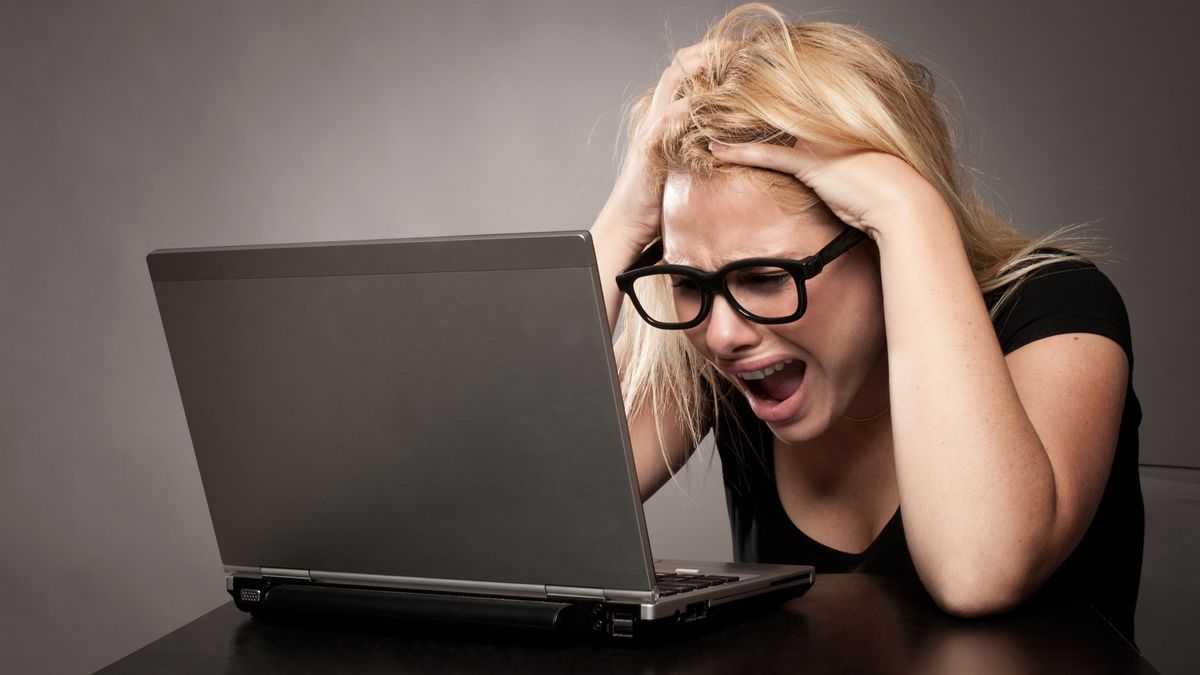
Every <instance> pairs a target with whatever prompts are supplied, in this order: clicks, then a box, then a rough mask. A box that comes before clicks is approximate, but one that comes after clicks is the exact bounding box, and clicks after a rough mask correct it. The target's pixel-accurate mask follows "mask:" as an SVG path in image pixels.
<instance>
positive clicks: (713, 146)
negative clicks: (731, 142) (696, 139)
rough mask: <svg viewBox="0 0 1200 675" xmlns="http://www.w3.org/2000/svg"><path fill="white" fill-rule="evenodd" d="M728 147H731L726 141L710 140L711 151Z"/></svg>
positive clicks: (709, 148) (709, 149)
mask: <svg viewBox="0 0 1200 675" xmlns="http://www.w3.org/2000/svg"><path fill="white" fill-rule="evenodd" d="M728 148H729V146H728V145H725V144H724V143H721V142H720V141H709V142H708V151H709V152H717V151H718V150H726V149H728Z"/></svg>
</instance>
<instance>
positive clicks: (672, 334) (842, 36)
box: [618, 3, 1085, 447]
mask: <svg viewBox="0 0 1200 675" xmlns="http://www.w3.org/2000/svg"><path fill="white" fill-rule="evenodd" d="M702 44H703V47H702V49H703V55H704V58H703V63H702V65H701V66H700V67H699V68H698V69H697V70H696V71H695V72H693V73H692V74H690V75H689V76H688V77H685V78H684V80H683V81H682V82H681V83H680V85H679V87H678V88H677V90H676V91H675V93H674V99H676V100H677V99H680V98H683V97H687V98H688V99H689V104H688V109H689V110H688V115H687V116H686V117H682V116H681V118H680V119H678V120H677V121H675V122H674V123H672V124H671V125H668V126H667V128H665V129H664V130H663V131H662V133H661V135H660V137H659V138H658V139H657V142H655V143H652V144H651V146H650V148H649V149H648V151H647V152H648V156H647V157H645V158H644V160H645V162H646V165H647V166H648V169H649V173H650V180H653V181H656V184H657V185H660V186H661V185H662V184H663V183H664V182H665V181H666V179H667V177H668V176H670V175H673V174H685V175H690V176H696V177H700V178H711V177H714V176H717V175H721V174H744V175H746V176H748V177H749V178H751V179H752V180H755V181H757V182H759V183H761V184H764V185H765V187H766V188H767V190H768V194H770V195H771V196H772V197H773V198H777V199H779V200H782V201H783V202H785V205H786V206H788V207H791V208H793V209H795V210H796V211H803V210H806V209H808V208H812V207H817V208H822V209H824V208H825V207H824V205H823V204H822V203H821V202H820V200H819V198H818V197H817V196H816V195H815V194H814V193H813V192H812V191H811V190H810V189H808V188H807V187H806V186H804V185H803V184H801V183H800V182H799V181H797V180H795V179H794V178H792V177H790V176H784V175H782V174H779V173H775V172H772V171H766V170H762V169H752V168H748V167H742V166H735V165H730V164H722V163H720V162H718V161H717V160H716V159H714V157H713V155H712V153H711V152H709V150H708V144H709V142H710V141H720V142H724V143H746V142H757V143H774V144H779V145H792V144H794V143H795V141H796V139H798V138H804V139H806V140H814V141H818V142H825V143H832V144H836V145H839V146H844V147H849V148H856V149H870V150H877V151H882V152H886V153H889V154H892V155H895V156H897V157H900V158H901V159H904V160H905V161H907V162H908V163H909V164H911V165H912V166H913V168H915V169H916V170H917V172H918V173H920V174H921V176H923V177H924V178H925V179H926V180H928V181H929V183H930V184H932V185H933V186H934V187H935V188H936V189H937V190H938V192H939V193H940V194H941V196H942V197H943V199H944V200H945V201H946V203H947V204H948V205H949V206H950V208H951V210H952V211H953V213H954V216H955V219H956V221H957V222H958V226H959V230H960V231H961V233H962V239H963V244H964V246H965V248H966V254H967V258H968V259H969V260H970V263H971V268H972V270H973V271H974V274H975V278H976V280H977V282H978V283H979V288H980V291H981V293H987V292H990V291H993V290H996V289H999V288H1001V287H1004V286H1006V285H1010V284H1011V286H1010V287H1009V288H1008V289H1007V291H1006V292H1005V293H1004V296H1003V297H1002V299H1001V301H1000V302H997V303H996V304H995V305H994V306H993V310H992V311H993V314H994V313H995V311H996V310H997V309H998V308H999V307H1000V305H1001V304H1002V303H1003V300H1004V299H1005V298H1007V296H1008V294H1009V293H1011V292H1012V290H1013V289H1014V288H1015V285H1016V284H1015V283H1014V282H1019V280H1020V279H1021V278H1022V277H1024V276H1025V275H1027V274H1028V273H1030V272H1032V271H1034V270H1036V269H1038V268H1041V267H1044V266H1046V265H1049V264H1052V263H1054V262H1057V261H1060V260H1063V259H1074V258H1079V257H1082V256H1083V255H1084V254H1085V249H1084V247H1083V246H1082V245H1081V244H1079V243H1077V242H1075V241H1074V240H1072V241H1068V240H1067V239H1066V238H1065V236H1064V231H1062V230H1060V231H1059V232H1057V233H1054V234H1051V235H1048V236H1046V237H1041V238H1034V237H1029V236H1027V235H1024V234H1022V233H1020V232H1019V231H1017V230H1016V228H1014V227H1013V226H1012V225H1011V224H1009V223H1008V222H1007V221H1005V220H1004V219H1002V218H1000V217H999V216H998V215H996V214H995V213H994V212H993V211H992V210H991V209H990V208H989V207H988V206H987V205H985V204H984V203H983V201H982V200H981V199H980V198H979V197H978V196H977V194H976V191H975V189H974V188H973V187H968V186H967V181H966V180H965V179H964V178H963V176H962V174H961V173H960V171H961V168H960V166H959V165H958V163H957V162H956V160H955V157H954V151H953V146H952V142H951V137H950V132H949V130H948V128H947V125H946V122H945V120H944V118H943V116H942V112H941V109H940V106H939V104H938V102H937V99H936V98H935V96H934V81H933V76H932V74H931V73H930V71H929V70H928V69H927V68H926V67H924V66H922V65H920V64H918V63H915V62H912V61H908V60H906V59H904V58H902V57H901V56H899V55H898V54H896V53H895V52H894V51H892V50H891V49H890V48H889V47H888V46H887V45H885V44H883V43H882V42H880V41H879V40H877V39H875V38H873V37H871V36H870V35H868V34H867V33H866V32H864V31H862V30H860V29H858V28H855V27H852V26H846V25H841V24H837V23H826V22H812V23H795V24H793V23H790V22H789V21H788V20H787V19H786V18H785V17H784V16H783V15H782V14H781V13H780V12H779V11H778V10H776V9H774V8H772V7H769V6H767V5H763V4H758V3H754V4H748V5H742V6H741V7H738V8H736V9H734V10H732V11H731V12H730V13H729V14H727V15H726V16H725V17H724V18H723V19H721V20H720V21H718V22H717V23H716V24H714V25H713V26H712V27H711V28H709V30H708V33H707V34H706V35H705V37H704V40H703V43H702ZM652 95H653V91H648V92H646V93H645V94H644V95H643V96H642V97H641V98H640V99H639V100H638V101H637V102H636V103H635V104H634V106H633V107H632V109H631V113H630V134H629V136H630V138H632V137H633V135H634V131H633V130H635V129H637V128H638V125H640V124H641V122H642V120H643V118H644V116H645V114H646V112H647V110H648V108H649V106H650V101H651V97H652ZM1047 248H1051V249H1053V250H1050V251H1046V250H1043V249H1047ZM625 310H626V312H625V316H626V317H627V319H626V321H625V324H624V329H623V332H622V334H621V336H620V338H619V342H620V344H619V349H618V353H619V354H620V363H619V365H620V371H621V387H622V393H623V394H624V398H625V405H626V408H627V411H628V413H629V414H630V415H631V416H632V415H633V414H634V413H635V412H637V411H641V410H650V411H656V410H662V409H664V404H666V403H670V404H673V405H674V406H675V409H676V410H677V411H678V419H677V420H659V416H658V415H655V419H656V420H658V422H656V423H657V424H661V422H663V421H666V422H668V423H676V424H678V427H679V428H680V429H681V430H683V431H684V432H685V433H686V434H687V436H688V438H689V440H690V441H691V442H692V444H693V447H694V446H695V445H697V444H699V442H700V440H701V438H702V437H703V436H704V434H706V433H707V432H708V429H709V427H710V425H712V426H715V425H718V424H720V420H721V418H723V417H730V418H733V419H735V420H736V417H735V416H733V415H728V414H726V415H723V414H722V412H725V413H728V411H729V403H730V402H729V401H727V400H725V399H724V398H723V397H724V396H725V395H726V393H724V392H725V391H726V390H725V388H723V387H721V386H720V382H721V378H723V375H721V374H720V373H719V372H718V371H717V370H716V369H715V368H713V367H712V365H711V364H709V363H708V362H707V361H706V360H705V359H704V358H703V356H702V355H700V354H699V353H698V352H697V351H696V350H695V348H694V347H693V346H692V345H691V343H690V342H689V341H688V340H687V338H686V336H685V335H684V334H683V332H682V331H663V330H659V329H656V328H653V327H651V326H649V325H648V324H646V323H645V322H643V321H641V320H639V319H638V318H637V315H636V314H635V313H634V311H633V309H632V307H631V304H630V301H629V299H628V298H626V299H625ZM658 432H659V438H660V440H661V439H662V429H661V427H659V428H658Z"/></svg>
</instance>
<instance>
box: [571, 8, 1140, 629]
mask: <svg viewBox="0 0 1200 675" xmlns="http://www.w3.org/2000/svg"><path fill="white" fill-rule="evenodd" d="M931 79H932V78H931V77H930V76H929V73H928V71H927V70H925V69H924V68H923V67H921V66H919V65H916V64H914V63H910V62H908V61H906V60H904V59H902V58H900V57H899V56H897V55H896V54H895V53H893V52H892V51H891V50H890V49H888V48H887V47H886V46H884V45H883V44H881V43H879V42H878V41H876V40H874V39H873V38H871V37H870V36H868V35H866V34H865V33H863V32H862V31H860V30H858V29H855V28H852V27H848V26H842V25H837V24H827V23H802V24H797V25H789V24H788V23H787V21H786V20H785V19H784V18H783V17H782V16H781V15H780V14H779V13H778V12H776V11H775V10H773V9H771V8H769V7H766V6H763V5H747V6H743V7H741V8H738V9H737V10H734V11H733V12H732V13H731V14H729V15H728V16H726V17H725V18H724V19H723V20H721V21H720V22H719V23H718V24H716V25H715V26H714V27H713V28H712V29H710V31H709V33H708V35H707V36H706V37H705V39H704V40H703V41H702V42H701V43H699V44H697V45H693V46H691V47H688V48H686V49H683V50H680V51H679V53H678V54H677V55H676V58H675V60H674V62H673V63H672V64H671V66H670V67H669V68H667V70H666V71H665V72H664V73H663V75H662V78H661V80H660V81H659V83H658V86H657V87H656V88H655V89H654V90H653V91H652V92H648V93H647V94H646V95H645V96H644V97H643V98H642V99H641V100H640V101H639V102H638V104H637V105H636V106H635V108H634V114H633V116H632V117H633V119H632V123H631V127H630V128H631V132H630V148H629V152H628V155H627V158H626V162H625V164H624V166H623V168H622V171H621V173H620V175H619V177H618V179H617V182H616V185H615V187H614V190H613V193H612V195H611V197H610V198H609V200H608V202H607V203H606V204H605V206H604V209H603V210H602V211H601V213H600V215H599V217H598V218H597V220H596V223H595V225H594V226H593V228H592V234H593V237H594V241H595V246H596V254H597V258H598V261H599V263H600V267H601V274H602V276H603V284H604V293H605V299H606V301H607V307H608V316H609V321H610V324H612V325H614V326H615V324H616V319H617V315H618V313H619V310H620V307H621V303H622V298H623V297H624V298H627V300H628V303H629V311H628V312H627V314H626V322H625V329H624V331H623V333H622V335H621V337H620V338H619V340H618V344H617V346H616V349H617V352H618V359H619V363H620V364H621V374H622V385H623V388H624V393H625V398H626V405H627V407H628V417H629V423H630V434H631V437H632V441H633V445H634V453H635V460H636V463H637V473H638V480H639V484H640V487H641V491H642V497H643V499H645V498H648V497H649V496H650V495H652V494H653V493H654V492H655V491H656V490H657V489H658V488H659V487H660V486H661V485H662V484H663V483H664V482H665V481H666V480H667V479H668V478H669V476H670V475H671V473H672V472H674V471H675V470H676V469H677V468H678V467H680V466H682V464H683V463H684V462H685V461H686V460H687V458H688V456H689V455H690V454H691V453H692V451H693V450H694V449H695V447H696V444H697V443H698V441H699V439H700V438H701V437H702V436H703V435H704V434H706V433H707V432H708V431H709V430H713V431H714V432H715V435H716V438H717V447H718V451H719V452H720V455H721V458H722V464H723V467H724V472H725V482H726V494H727V498H728V505H729V512H730V519H731V525H732V529H733V535H734V544H735V557H736V558H737V559H738V560H744V561H762V562H794V563H804V564H813V565H815V566H816V567H817V569H818V571H827V572H837V571H870V572H878V573H884V574H893V575H902V576H903V575H910V576H914V577H919V579H920V581H921V583H923V584H924V587H925V588H926V589H927V590H928V592H929V593H930V594H931V596H932V597H933V598H934V600H936V602H937V603H938V604H939V605H940V606H941V607H943V608H944V609H945V610H946V611H948V612H950V613H952V614H955V615H959V616H979V615H986V614H993V613H997V612H1003V611H1006V610H1008V609H1011V608H1013V607H1016V606H1018V605H1020V604H1021V603H1023V602H1024V601H1026V600H1027V599H1029V598H1030V597H1031V596H1033V595H1034V594H1035V593H1036V592H1039V591H1044V592H1052V591H1053V592H1070V593H1078V594H1082V595H1083V596H1084V597H1085V598H1086V599H1087V600H1088V601H1089V602H1091V603H1092V604H1093V605H1094V606H1095V607H1096V608H1097V609H1098V610H1099V611H1101V612H1102V613H1103V614H1105V615H1106V617H1107V618H1108V619H1109V620H1110V621H1111V622H1113V624H1114V625H1116V626H1117V627H1118V628H1119V629H1120V630H1121V631H1122V632H1123V633H1125V635H1127V636H1129V637H1130V638H1132V635H1133V610H1134V605H1135V603H1136V597H1137V586H1138V579H1139V575H1140V567H1141V543H1142V541H1141V540H1142V527H1143V525H1142V501H1141V494H1140V489H1139V486H1138V474H1137V425H1138V422H1139V420H1140V409H1139V407H1138V404H1137V399H1136V398H1135V397H1134V395H1133V391H1132V389H1131V387H1130V366H1131V363H1132V352H1131V347H1130V339H1129V327H1128V319H1127V317H1126V314H1125V310H1124V307H1123V305H1122V303H1121V300H1120V297H1119V295H1117V293H1116V291H1115V289H1114V288H1113V287H1112V285H1111V284H1110V283H1109V282H1108V280H1107V279H1106V278H1105V277H1104V276H1103V275H1102V274H1101V273H1100V272H1099V271H1098V270H1097V269H1096V268H1095V267H1094V266H1093V265H1092V264H1090V263H1088V262H1087V261H1086V260H1085V259H1084V258H1083V257H1082V256H1081V255H1080V254H1079V253H1078V249H1075V248H1073V247H1072V246H1071V245H1068V244H1067V243H1064V242H1062V241H1057V240H1055V239H1054V238H1053V237H1051V238H1045V239H1042V240H1034V239H1031V238H1029V237H1026V236H1024V235H1022V234H1020V233H1018V232H1017V231H1016V230H1015V229H1013V228H1012V227H1011V226H1010V225H1008V224H1007V223H1005V222H1003V221H1002V220H1001V219H999V218H998V217H997V216H996V215H994V214H993V213H992V212H991V211H989V210H988V209H987V207H985V206H984V205H983V204H981V203H980V202H979V201H978V200H976V199H975V198H974V197H973V196H972V194H971V191H970V190H969V188H968V187H967V186H965V185H964V184H963V182H962V179H961V178H960V177H959V175H958V171H957V165H956V164H955V162H954V159H953V156H952V149H951V146H950V140H949V134H948V132H947V128H946V125H945V123H944V121H943V119H942V117H941V114H940V112H939V110H938V106H937V103H936V102H935V99H934V96H933V92H932V82H931ZM652 244H653V245H652ZM764 259H765V260H764ZM622 272H624V274H622ZM618 275H620V283H619V284H618ZM639 316H640V317H641V319H639V318H638V317H639ZM901 514H903V519H901Z"/></svg>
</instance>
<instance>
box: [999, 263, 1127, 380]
mask: <svg viewBox="0 0 1200 675" xmlns="http://www.w3.org/2000/svg"><path fill="white" fill-rule="evenodd" d="M1016 284H1017V285H1016V287H1015V290H1014V291H1013V292H1012V293H1011V294H1010V295H1009V296H1008V297H1007V298H1003V295H1004V291H1005V290H1006V289H1005V288H1000V289H997V290H995V291H992V292H991V293H988V294H987V296H986V300H987V304H988V307H989V309H991V308H992V307H993V305H995V304H996V303H997V302H1001V301H1002V304H1001V305H1000V309H999V311H998V312H996V313H995V315H994V317H993V319H992V322H993V325H994V326H995V328H996V336H997V337H998V338H999V339H1000V347H1001V348H1002V349H1003V350H1004V353H1005V354H1009V353H1011V352H1013V351H1016V350H1017V349H1019V348H1021V347H1023V346H1025V345H1027V344H1029V343H1031V342H1034V341H1035V340H1040V339H1042V338H1045V337H1050V336H1052V335H1062V334H1065V333H1093V334H1096V335H1103V336H1104V337H1107V338H1109V339H1111V340H1112V341H1113V342H1116V343H1117V344H1118V345H1120V346H1121V349H1123V350H1124V351H1125V356H1126V357H1127V358H1128V359H1129V363H1130V366H1131V367H1132V365H1133V340H1132V338H1131V335H1130V330H1129V315H1128V314H1127V313H1126V311H1125V303H1124V302H1123V301H1122V300H1121V295H1120V293H1118V292H1117V289H1116V287H1115V286H1113V284H1112V282H1111V281H1109V279H1108V277H1107V276H1105V275H1104V273H1103V272H1101V271H1100V270H1099V269H1097V268H1096V266H1095V265H1093V264H1092V263H1090V262H1085V261H1079V260H1071V261H1063V262H1056V263H1053V264H1050V265H1047V266H1046V267H1043V268H1041V269H1038V270H1035V271H1033V272H1031V273H1030V274H1029V275H1028V276H1027V277H1025V278H1023V279H1022V280H1020V281H1018V282H1016Z"/></svg>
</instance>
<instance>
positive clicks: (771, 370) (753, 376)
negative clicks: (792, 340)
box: [737, 359, 793, 380]
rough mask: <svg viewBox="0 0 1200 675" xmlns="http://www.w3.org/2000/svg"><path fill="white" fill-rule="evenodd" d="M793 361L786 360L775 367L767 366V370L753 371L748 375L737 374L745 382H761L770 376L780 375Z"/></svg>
mask: <svg viewBox="0 0 1200 675" xmlns="http://www.w3.org/2000/svg"><path fill="white" fill-rule="evenodd" d="M792 361H793V359H785V360H783V361H781V362H779V363H776V364H775V365H773V366H767V367H766V368H763V369H762V370H752V371H750V372H748V373H737V376H738V377H740V378H742V379H743V380H761V379H763V378H764V377H766V376H768V375H773V374H775V373H778V372H779V371H781V370H783V367H784V366H786V365H787V364H789V363H791V362H792Z"/></svg>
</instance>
